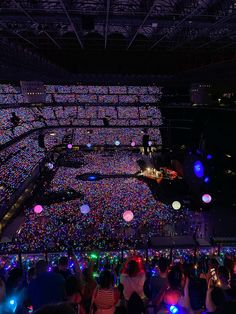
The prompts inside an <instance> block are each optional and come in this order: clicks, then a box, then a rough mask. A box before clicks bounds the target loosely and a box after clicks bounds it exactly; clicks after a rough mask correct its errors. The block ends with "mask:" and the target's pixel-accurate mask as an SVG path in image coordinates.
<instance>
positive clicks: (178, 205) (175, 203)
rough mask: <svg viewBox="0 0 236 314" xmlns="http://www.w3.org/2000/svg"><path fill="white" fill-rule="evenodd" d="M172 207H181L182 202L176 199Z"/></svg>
mask: <svg viewBox="0 0 236 314" xmlns="http://www.w3.org/2000/svg"><path fill="white" fill-rule="evenodd" d="M172 207H173V208H174V209H176V210H178V209H180V208H181V203H180V202H179V201H174V202H173V203H172Z"/></svg>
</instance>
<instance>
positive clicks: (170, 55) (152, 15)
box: [0, 0, 236, 74]
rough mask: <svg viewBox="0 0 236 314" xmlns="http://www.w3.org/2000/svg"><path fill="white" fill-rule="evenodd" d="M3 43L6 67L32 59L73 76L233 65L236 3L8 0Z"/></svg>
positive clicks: (0, 26)
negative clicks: (77, 73) (58, 68)
mask: <svg viewBox="0 0 236 314" xmlns="http://www.w3.org/2000/svg"><path fill="white" fill-rule="evenodd" d="M0 45H1V47H2V49H1V52H0V60H1V61H2V62H1V64H2V66H4V65H6V64H7V62H9V60H13V61H14V62H16V60H20V62H22V61H21V60H22V59H19V55H21V58H23V59H24V55H27V57H26V58H27V63H28V62H29V59H32V63H33V64H34V63H35V58H40V62H41V63H42V64H44V65H46V67H51V66H53V64H56V65H58V66H60V67H62V68H64V69H66V70H67V71H73V72H74V73H76V72H96V71H97V72H104V73H108V72H111V73H114V72H120V73H122V72H123V73H125V72H126V73H127V72H128V73H143V72H144V73H146V74H147V73H154V74H157V73H158V74H163V73H165V74H173V73H179V72H181V71H185V70H189V69H192V68H197V67H199V66H202V65H208V64H212V63H219V62H220V63H222V62H226V63H228V62H230V63H234V61H235V47H236V0H146V1H145V0H1V2H0ZM30 55H31V57H29V56H30ZM16 56H17V57H16ZM14 62H13V64H14ZM9 63H10V62H9ZM49 63H50V66H49ZM23 64H24V62H23ZM137 65H138V67H137ZM11 66H12V64H11ZM25 67H26V66H25ZM26 70H27V67H26ZM19 71H21V70H20V69H19Z"/></svg>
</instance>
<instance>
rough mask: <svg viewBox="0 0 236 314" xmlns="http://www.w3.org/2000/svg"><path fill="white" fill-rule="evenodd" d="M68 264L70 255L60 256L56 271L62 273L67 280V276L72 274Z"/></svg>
mask: <svg viewBox="0 0 236 314" xmlns="http://www.w3.org/2000/svg"><path fill="white" fill-rule="evenodd" d="M68 264H69V259H68V257H66V256H62V257H60V258H59V261H58V268H56V269H55V271H56V272H57V273H58V274H60V275H62V276H63V278H64V279H65V280H67V278H68V277H70V276H71V272H70V270H69V269H68Z"/></svg>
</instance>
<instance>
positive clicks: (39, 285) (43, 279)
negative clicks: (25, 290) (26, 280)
mask: <svg viewBox="0 0 236 314" xmlns="http://www.w3.org/2000/svg"><path fill="white" fill-rule="evenodd" d="M47 269H48V265H47V262H45V261H44V260H40V261H38V263H37V264H36V274H37V277H36V278H35V279H33V280H32V281H31V283H30V284H29V298H30V301H31V304H32V305H33V309H34V310H37V309H39V308H40V307H42V306H43V305H46V304H51V303H57V302H61V301H63V300H64V299H65V279H64V278H63V277H62V275H60V274H56V273H54V272H48V271H47Z"/></svg>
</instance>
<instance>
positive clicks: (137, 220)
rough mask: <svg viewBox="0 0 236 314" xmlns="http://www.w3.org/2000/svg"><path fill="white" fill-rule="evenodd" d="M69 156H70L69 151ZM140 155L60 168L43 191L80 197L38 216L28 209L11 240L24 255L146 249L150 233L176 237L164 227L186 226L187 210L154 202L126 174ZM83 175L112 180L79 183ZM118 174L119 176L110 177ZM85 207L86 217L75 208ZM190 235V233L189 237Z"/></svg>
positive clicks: (93, 158)
mask: <svg viewBox="0 0 236 314" xmlns="http://www.w3.org/2000/svg"><path fill="white" fill-rule="evenodd" d="M68 154H69V152H68ZM138 158H139V154H136V153H132V152H124V151H117V152H114V153H112V154H110V153H109V152H107V153H106V152H96V151H92V152H88V153H80V160H83V165H82V166H81V167H80V168H71V167H59V169H58V170H57V172H56V174H55V176H54V178H53V180H52V181H51V183H50V186H49V187H48V189H49V191H50V192H56V191H66V190H69V189H73V190H75V191H77V192H79V193H80V194H81V195H83V198H82V199H78V200H72V201H66V200H65V201H64V202H62V203H56V202H55V203H54V204H52V205H48V206H46V205H44V210H43V212H42V213H41V214H39V215H36V214H35V213H34V211H33V209H32V208H28V209H27V210H26V212H25V222H24V224H23V225H22V227H21V228H20V231H19V232H17V234H16V237H15V240H16V243H17V244H20V245H21V249H22V250H24V251H27V250H28V251H37V250H42V249H43V247H45V246H47V247H48V248H50V249H53V248H56V249H59V250H60V249H63V248H64V247H65V246H66V245H68V244H69V243H70V244H71V245H73V246H75V247H77V248H83V249H85V250H91V249H93V248H94V247H97V248H100V249H110V250H112V249H116V248H117V247H118V246H119V245H120V244H121V243H122V242H123V243H124V246H125V245H128V246H132V245H133V246H136V247H138V246H141V245H145V243H146V241H147V238H148V237H149V236H152V235H154V234H159V235H164V234H165V235H167V234H169V235H170V234H175V230H174V229H171V228H170V229H169V228H166V227H167V226H170V225H172V226H175V224H178V223H179V224H180V223H181V224H182V225H183V226H185V230H187V228H191V226H190V215H189V212H188V211H187V210H185V211H184V210H182V209H180V210H179V211H176V210H174V209H173V208H172V207H171V206H170V205H165V204H163V203H161V202H160V201H158V200H156V199H155V198H154V196H153V195H152V193H151V191H150V188H149V187H148V185H147V184H146V183H145V182H143V181H141V180H139V179H137V178H135V177H134V178H127V177H125V176H126V175H129V174H135V173H137V172H138V171H139V167H138V164H137V159H138ZM87 173H95V174H96V173H99V174H100V175H111V177H109V178H106V179H102V180H98V181H96V180H95V181H83V180H80V179H78V176H80V175H83V174H87ZM117 174H121V175H124V177H120V178H116V177H112V176H115V175H117ZM84 204H87V205H89V208H90V212H89V213H88V214H82V213H81V212H80V207H81V206H82V205H84ZM125 210H132V212H133V213H134V219H133V220H132V221H131V222H130V223H127V222H125V221H124V220H123V218H122V215H123V213H124V211H125ZM189 231H190V232H191V234H192V233H193V230H190V229H189V230H188V232H189Z"/></svg>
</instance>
